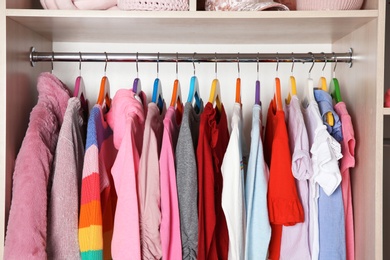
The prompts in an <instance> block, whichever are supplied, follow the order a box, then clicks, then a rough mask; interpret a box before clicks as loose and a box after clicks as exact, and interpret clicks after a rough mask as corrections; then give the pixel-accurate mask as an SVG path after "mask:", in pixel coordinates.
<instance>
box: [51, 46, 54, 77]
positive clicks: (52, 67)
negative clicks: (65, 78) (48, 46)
mask: <svg viewBox="0 0 390 260" xmlns="http://www.w3.org/2000/svg"><path fill="white" fill-rule="evenodd" d="M53 70H54V52H53V51H52V52H51V73H52V74H53Z"/></svg>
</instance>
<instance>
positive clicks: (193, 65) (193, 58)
mask: <svg viewBox="0 0 390 260" xmlns="http://www.w3.org/2000/svg"><path fill="white" fill-rule="evenodd" d="M195 54H196V52H194V55H192V67H194V76H195V72H196V71H195Z"/></svg>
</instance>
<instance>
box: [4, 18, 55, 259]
mask: <svg viewBox="0 0 390 260" xmlns="http://www.w3.org/2000/svg"><path fill="white" fill-rule="evenodd" d="M6 23H7V63H6V64H7V67H6V77H7V80H6V107H5V109H6V133H5V136H6V150H5V152H6V155H5V156H6V162H5V164H6V166H5V187H1V190H2V191H3V192H4V193H3V194H2V197H3V198H4V199H3V200H1V203H4V205H2V207H3V208H4V211H1V212H2V214H5V216H4V217H5V221H4V223H5V227H6V226H7V222H8V213H9V206H10V201H11V188H12V173H13V169H14V166H15V158H16V156H17V154H18V150H19V149H20V146H21V143H22V141H23V138H24V135H25V133H26V129H27V126H28V122H29V115H30V112H31V109H32V107H33V106H34V105H35V103H36V100H37V90H36V80H37V77H38V75H39V73H40V72H42V71H48V70H49V69H50V63H49V64H48V63H39V64H37V65H36V67H34V68H33V67H31V65H30V61H29V58H28V57H29V50H30V47H31V46H34V47H36V48H38V49H43V50H51V49H52V44H51V42H49V41H48V40H46V39H45V38H43V37H41V36H40V35H38V34H36V33H34V32H33V31H30V30H29V29H27V28H25V27H23V26H21V25H20V24H18V23H16V22H15V21H13V20H12V19H10V18H7V21H6ZM1 228H2V227H1ZM4 230H5V229H4ZM1 231H2V232H1V233H4V234H5V232H4V231H3V230H1ZM0 245H1V246H0V247H1V251H0V256H2V255H3V252H2V251H3V246H2V245H3V243H0Z"/></svg>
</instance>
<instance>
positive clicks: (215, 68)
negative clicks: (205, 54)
mask: <svg viewBox="0 0 390 260" xmlns="http://www.w3.org/2000/svg"><path fill="white" fill-rule="evenodd" d="M214 70H215V78H218V77H217V75H218V65H217V53H215V67H214Z"/></svg>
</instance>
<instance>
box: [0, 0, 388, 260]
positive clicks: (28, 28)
mask: <svg viewBox="0 0 390 260" xmlns="http://www.w3.org/2000/svg"><path fill="white" fill-rule="evenodd" d="M386 2H387V1H383V0H365V2H364V5H363V7H362V10H354V11H290V12H282V11H264V12H206V11H200V10H202V9H203V7H201V6H197V4H198V3H199V1H198V3H197V1H196V0H190V11H186V12H154V11H152V12H138V11H129V12H124V11H71V10H42V9H41V7H40V3H39V0H6V1H2V3H1V6H0V19H1V22H0V39H1V43H0V59H1V60H0V81H1V84H0V223H1V225H0V256H1V257H2V256H3V244H4V237H5V231H6V224H7V220H8V219H7V218H8V213H9V206H10V201H11V195H12V191H11V187H12V173H13V168H14V164H15V158H16V156H17V153H18V149H19V148H20V146H21V142H22V140H23V137H24V134H25V131H26V129H27V126H28V122H29V114H30V111H31V108H32V107H33V106H34V105H35V103H36V100H37V90H36V80H37V77H38V75H39V74H40V73H41V72H44V71H52V72H53V73H54V74H55V75H56V76H57V77H59V78H60V79H61V80H62V81H64V83H65V84H67V85H68V86H69V87H70V88H72V87H73V84H74V81H75V79H76V77H77V76H78V75H79V74H80V73H81V75H82V76H83V78H84V81H85V86H86V95H87V97H88V99H89V100H90V102H92V103H94V102H95V100H96V98H97V95H98V90H99V82H100V79H101V77H102V76H103V75H104V67H105V64H104V62H103V63H102V62H100V63H93V62H83V63H82V64H81V70H79V65H80V64H79V63H78V62H73V63H61V62H58V63H57V62H54V63H51V62H37V63H36V64H35V65H34V66H31V64H30V60H29V54H30V48H31V47H34V48H35V49H36V51H42V52H52V51H53V52H107V53H109V52H128V53H136V52H140V53H141V52H143V53H156V55H157V54H158V52H160V53H164V52H169V53H176V52H179V53H182V52H185V53H193V52H206V53H215V52H216V54H215V55H216V59H217V60H218V52H219V53H237V57H238V58H237V59H238V61H239V55H240V53H257V52H260V53H278V52H279V53H292V55H293V53H294V52H295V53H298V52H299V53H302V52H304V53H307V52H313V53H314V52H316V53H320V52H325V53H331V52H336V53H340V52H348V51H349V49H350V48H352V49H353V62H352V67H350V66H349V64H346V63H338V64H337V68H336V69H335V73H336V76H337V78H338V80H339V82H340V86H341V92H342V97H343V101H345V103H346V104H347V108H348V110H349V113H350V114H351V117H352V120H353V125H354V130H355V138H356V140H357V146H356V152H355V156H356V166H355V168H354V169H353V170H352V171H351V179H352V191H353V203H354V205H353V206H354V219H355V241H356V242H355V246H356V248H355V251H356V259H364V260H365V259H377V260H380V259H383V201H384V200H383V197H384V191H385V193H386V188H385V190H384V189H383V184H384V183H383V179H384V178H383V175H384V174H386V173H389V172H390V165H389V163H387V165H386V164H385V163H384V162H386V160H387V161H388V159H384V147H385V146H384V142H385V140H386V139H384V129H385V130H386V129H387V131H389V130H390V127H385V124H384V122H385V119H388V117H389V115H390V108H384V107H383V96H384V91H385V90H386V88H388V87H386V88H385V87H384V72H385V70H384V67H385V66H384V62H385V56H384V54H385V21H386V5H387V3H386ZM237 63H238V64H235V63H218V62H217V64H214V63H213V62H210V63H194V64H191V63H190V62H189V63H180V64H178V73H177V74H178V78H179V79H180V82H181V86H182V87H181V88H182V95H183V96H184V97H186V96H187V93H188V88H189V81H190V77H191V76H192V75H193V73H194V72H195V74H196V75H197V76H198V78H199V82H200V93H201V96H202V98H203V99H204V100H205V101H207V100H208V95H209V91H210V85H211V82H212V79H213V78H214V77H216V74H217V77H218V78H219V79H220V82H221V95H222V102H223V103H224V105H225V107H226V110H227V114H228V117H230V115H231V111H232V107H233V103H234V95H235V78H236V77H238V66H240V77H241V78H242V87H241V95H242V102H243V106H244V120H245V121H244V124H245V129H246V136H247V137H248V140H247V143H249V131H250V130H249V129H250V121H251V120H250V116H248V115H249V113H250V110H251V108H252V105H253V104H254V92H255V87H254V86H255V81H256V78H257V76H258V75H259V77H260V81H261V100H262V101H263V104H264V111H266V109H267V107H268V103H269V101H270V99H271V98H272V96H273V93H274V85H273V84H274V83H273V81H274V78H275V75H276V74H277V75H278V76H279V78H280V79H281V81H282V85H283V86H282V96H283V97H286V96H287V93H288V77H289V75H290V74H291V73H294V76H295V77H296V78H297V84H298V86H297V90H298V92H301V93H303V91H304V87H305V82H306V79H307V77H308V76H307V75H308V71H309V69H310V67H311V65H313V64H309V63H305V64H298V63H296V64H295V65H294V68H293V72H291V70H292V64H291V63H283V64H279V66H278V69H276V67H277V64H276V63H266V64H264V63H260V64H259V68H260V69H259V73H257V70H256V63H245V64H244V63H239V62H237ZM334 65H335V64H332V63H328V64H325V66H324V64H323V63H319V64H314V65H313V71H312V73H311V74H312V75H311V76H312V78H313V79H314V81H315V82H316V81H317V80H318V78H319V77H320V76H321V75H324V76H325V77H327V78H328V80H330V78H331V77H332V75H333V70H334ZM157 66H158V67H159V73H158V74H159V77H160V79H161V81H162V85H163V94H164V96H165V98H166V100H167V102H168V103H169V100H170V97H171V94H172V86H173V81H174V79H175V78H176V71H175V64H174V63H162V62H161V63H159V64H156V63H140V64H139V66H138V67H139V68H138V73H139V78H140V79H141V81H142V89H143V90H144V91H145V92H146V94H147V95H148V96H149V97H150V95H151V91H152V86H153V80H154V78H156V76H157ZM194 67H195V69H194ZM276 70H277V71H276ZM106 74H107V77H108V78H109V80H110V85H111V90H110V94H111V97H113V96H114V95H115V91H116V90H118V89H120V88H131V86H132V82H133V80H134V78H135V77H136V74H137V72H136V64H134V63H114V62H112V63H111V62H108V64H107V69H106ZM283 81H284V83H283ZM263 117H265V112H263Z"/></svg>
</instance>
